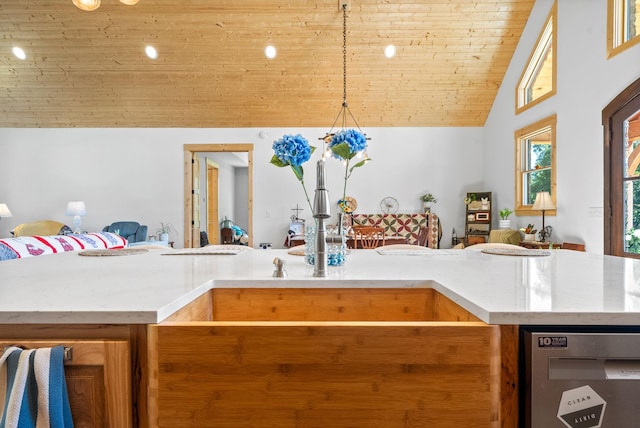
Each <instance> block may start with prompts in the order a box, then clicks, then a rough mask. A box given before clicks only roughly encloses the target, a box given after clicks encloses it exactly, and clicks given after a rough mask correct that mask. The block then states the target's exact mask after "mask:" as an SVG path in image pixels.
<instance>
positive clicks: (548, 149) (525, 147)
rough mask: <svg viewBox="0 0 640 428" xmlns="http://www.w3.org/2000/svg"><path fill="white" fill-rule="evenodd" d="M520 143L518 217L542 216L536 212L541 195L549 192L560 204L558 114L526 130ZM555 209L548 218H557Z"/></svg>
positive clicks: (520, 132) (518, 135) (517, 137)
mask: <svg viewBox="0 0 640 428" xmlns="http://www.w3.org/2000/svg"><path fill="white" fill-rule="evenodd" d="M515 140H516V180H515V182H516V195H515V196H516V207H515V213H516V215H540V214H541V213H540V211H534V210H533V203H534V202H535V200H536V195H537V194H538V192H549V193H550V194H551V200H552V201H553V204H554V205H555V206H557V203H556V115H553V116H549V117H547V118H545V119H542V120H541V121H539V122H536V123H533V124H531V125H529V126H527V127H525V128H522V129H520V130H518V131H516V133H515ZM555 214H556V212H555V210H549V211H545V215H555Z"/></svg>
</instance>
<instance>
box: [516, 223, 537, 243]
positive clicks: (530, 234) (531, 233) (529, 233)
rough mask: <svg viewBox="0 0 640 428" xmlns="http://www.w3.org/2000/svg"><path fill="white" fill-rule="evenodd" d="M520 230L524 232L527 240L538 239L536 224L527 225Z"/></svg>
mask: <svg viewBox="0 0 640 428" xmlns="http://www.w3.org/2000/svg"><path fill="white" fill-rule="evenodd" d="M520 232H522V233H524V240H525V241H535V240H536V232H537V230H536V229H535V226H534V225H533V224H531V223H529V224H528V225H527V227H525V228H522V229H520Z"/></svg>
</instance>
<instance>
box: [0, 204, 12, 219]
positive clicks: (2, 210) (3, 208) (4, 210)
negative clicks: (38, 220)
mask: <svg viewBox="0 0 640 428" xmlns="http://www.w3.org/2000/svg"><path fill="white" fill-rule="evenodd" d="M0 217H13V214H11V210H9V207H8V206H7V204H0Z"/></svg>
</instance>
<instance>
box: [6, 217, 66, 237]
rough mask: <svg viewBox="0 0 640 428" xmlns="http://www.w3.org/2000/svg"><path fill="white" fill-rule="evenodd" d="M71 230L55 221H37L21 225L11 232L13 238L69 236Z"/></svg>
mask: <svg viewBox="0 0 640 428" xmlns="http://www.w3.org/2000/svg"><path fill="white" fill-rule="evenodd" d="M71 232H72V231H71V228H70V227H69V226H67V225H66V224H64V223H60V222H59V221H55V220H37V221H30V222H28V223H22V224H19V225H17V226H16V227H15V229H13V230H12V231H11V236H36V235H38V236H49V235H67V234H69V233H71Z"/></svg>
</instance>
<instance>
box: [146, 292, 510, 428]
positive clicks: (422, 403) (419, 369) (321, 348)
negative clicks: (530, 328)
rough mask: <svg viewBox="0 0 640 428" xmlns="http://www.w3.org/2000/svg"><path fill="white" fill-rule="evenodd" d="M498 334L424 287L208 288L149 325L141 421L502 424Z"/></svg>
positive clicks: (506, 406)
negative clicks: (145, 402) (146, 412)
mask: <svg viewBox="0 0 640 428" xmlns="http://www.w3.org/2000/svg"><path fill="white" fill-rule="evenodd" d="M506 331H507V330H504V332H506ZM504 332H503V330H502V329H501V327H499V326H491V325H487V324H485V323H483V322H481V321H480V320H478V319H477V318H476V317H475V316H473V315H472V314H470V313H469V312H467V311H466V310H464V309H463V308H461V307H460V306H458V305H457V304H455V303H453V302H452V301H450V300H448V299H447V298H445V297H443V296H442V295H440V294H438V293H437V292H435V291H434V290H433V289H431V288H426V287H425V288H404V289H398V288H393V289H392V288H380V289H378V288H345V289H336V288H331V289H329V288H325V289H319V288H287V289H280V288H278V289H275V288H268V289H265V288H255V289H254V288H240V289H238V288H226V289H213V290H212V291H210V292H209V293H208V294H206V295H203V296H201V297H200V298H198V299H197V300H195V301H194V302H193V303H192V304H191V305H189V306H187V307H185V308H183V309H182V310H180V311H179V312H178V313H176V314H174V315H173V316H172V317H171V318H170V319H169V320H167V321H165V322H163V323H161V324H157V325H152V326H149V330H148V354H149V355H148V360H149V369H150V376H149V377H150V380H149V386H148V387H149V389H148V391H149V392H148V408H149V420H150V425H151V426H160V427H209V426H211V427H214V426H215V427H229V428H231V427H233V428H238V427H318V428H327V427H367V428H370V427H385V428H389V427H452V428H453V427H455V428H459V427H497V426H508V425H505V421H506V420H508V419H509V418H508V416H507V415H506V414H507V413H511V412H512V411H513V406H515V405H514V404H513V403H514V398H513V397H514V394H515V391H514V390H513V389H514V388H513V387H514V382H511V381H509V379H507V378H508V376H509V375H508V374H507V375H505V368H504V367H502V366H508V365H509V364H515V363H514V362H511V363H509V364H505V362H503V361H501V334H504ZM506 384H509V385H510V387H509V388H504V387H503V385H506ZM508 423H511V422H508Z"/></svg>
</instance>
